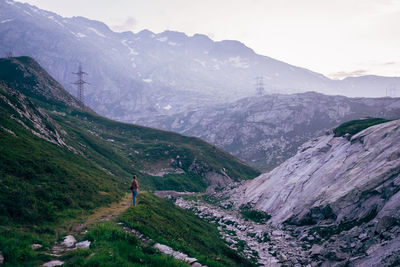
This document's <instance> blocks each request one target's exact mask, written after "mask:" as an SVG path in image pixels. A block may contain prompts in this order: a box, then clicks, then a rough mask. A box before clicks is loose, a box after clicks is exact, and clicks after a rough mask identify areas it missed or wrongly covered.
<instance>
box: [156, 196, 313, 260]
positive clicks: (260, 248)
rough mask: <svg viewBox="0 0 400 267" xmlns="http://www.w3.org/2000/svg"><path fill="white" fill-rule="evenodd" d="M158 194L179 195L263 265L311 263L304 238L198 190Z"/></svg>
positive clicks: (184, 205) (186, 205)
mask: <svg viewBox="0 0 400 267" xmlns="http://www.w3.org/2000/svg"><path fill="white" fill-rule="evenodd" d="M156 194H158V195H163V196H164V197H168V196H172V197H174V198H176V202H175V204H176V205H177V206H179V207H181V208H184V209H188V210H191V211H193V212H194V213H195V214H196V215H198V216H199V217H200V218H203V219H205V220H207V221H209V222H211V223H213V224H215V225H217V226H218V230H219V231H220V233H221V236H222V237H223V238H224V239H225V241H226V242H227V243H228V244H229V246H230V247H231V248H232V249H234V250H236V251H237V252H239V253H240V254H241V255H242V256H244V257H246V258H249V259H252V260H253V261H255V262H257V263H258V264H259V265H260V266H281V265H288V266H307V265H308V264H310V263H311V262H310V261H309V259H308V258H309V253H308V249H309V248H303V246H302V242H300V241H299V240H297V239H296V238H295V237H293V236H292V235H291V233H289V232H287V231H285V230H283V229H279V228H277V227H274V226H272V225H270V224H265V223H258V222H255V221H252V220H246V219H244V218H243V216H242V215H241V214H240V213H239V212H238V211H235V210H232V209H230V208H229V207H222V206H218V205H213V204H210V203H206V202H205V201H203V200H201V199H200V197H199V195H198V194H195V195H194V196H193V197H190V196H188V195H187V194H185V195H183V196H180V195H179V194H177V193H176V192H170V194H169V195H168V194H166V193H163V192H156ZM310 266H311V265H310Z"/></svg>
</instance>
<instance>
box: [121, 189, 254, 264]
mask: <svg viewBox="0 0 400 267" xmlns="http://www.w3.org/2000/svg"><path fill="white" fill-rule="evenodd" d="M138 203H139V204H138V206H137V207H135V208H133V209H129V210H127V211H126V212H125V213H123V214H122V215H121V216H120V218H119V220H120V221H122V222H124V223H125V224H127V225H128V226H129V227H132V228H134V229H137V230H139V231H140V232H141V233H143V234H145V235H146V236H149V237H151V238H152V239H153V240H155V241H157V242H160V243H162V244H166V245H168V246H171V247H172V248H173V249H175V250H177V251H181V252H184V253H186V254H188V255H189V256H191V257H195V258H197V259H198V260H199V262H201V263H202V264H205V265H207V266H249V265H251V263H250V262H249V261H248V260H247V259H244V258H242V257H240V256H238V255H236V254H235V253H234V252H233V250H231V249H230V248H228V247H227V246H226V244H225V242H223V241H222V240H221V239H220V238H219V233H218V230H217V228H216V226H215V225H211V224H209V223H207V222H205V221H203V220H201V219H199V218H198V217H197V216H195V215H193V214H192V213H191V212H189V211H187V210H183V209H181V208H179V207H176V206H175V205H174V204H172V203H171V202H169V201H167V200H164V199H160V198H158V197H155V196H154V195H152V194H149V193H143V194H140V195H139V198H138Z"/></svg>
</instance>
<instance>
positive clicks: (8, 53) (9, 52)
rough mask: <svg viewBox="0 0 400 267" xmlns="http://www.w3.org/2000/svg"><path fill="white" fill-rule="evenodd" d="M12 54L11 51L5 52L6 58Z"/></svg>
mask: <svg viewBox="0 0 400 267" xmlns="http://www.w3.org/2000/svg"><path fill="white" fill-rule="evenodd" d="M13 56H14V55H13V52H12V51H8V52H7V53H6V58H12V57H13Z"/></svg>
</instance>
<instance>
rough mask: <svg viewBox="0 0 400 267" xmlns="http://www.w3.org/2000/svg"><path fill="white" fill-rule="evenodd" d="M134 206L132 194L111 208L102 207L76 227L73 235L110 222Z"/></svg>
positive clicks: (73, 228) (73, 229)
mask: <svg viewBox="0 0 400 267" xmlns="http://www.w3.org/2000/svg"><path fill="white" fill-rule="evenodd" d="M131 205H132V194H130V193H128V194H126V195H125V197H124V198H123V199H122V200H121V201H120V202H115V203H113V204H111V206H109V207H101V208H98V209H96V210H94V213H93V214H91V215H89V217H88V218H87V219H86V221H85V222H83V223H81V224H77V225H74V226H73V227H72V231H71V232H72V233H71V234H79V233H80V232H81V231H82V229H85V228H87V227H88V226H89V225H92V224H93V223H96V222H100V221H109V220H112V219H114V218H116V217H117V216H118V215H119V214H121V213H122V212H124V211H125V210H126V209H128V208H129V207H130V206H131Z"/></svg>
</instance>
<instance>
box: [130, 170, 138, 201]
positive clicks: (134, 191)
mask: <svg viewBox="0 0 400 267" xmlns="http://www.w3.org/2000/svg"><path fill="white" fill-rule="evenodd" d="M138 189H139V182H138V180H137V177H136V175H134V176H133V179H132V182H131V190H132V201H133V206H136V196H137V194H138Z"/></svg>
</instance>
